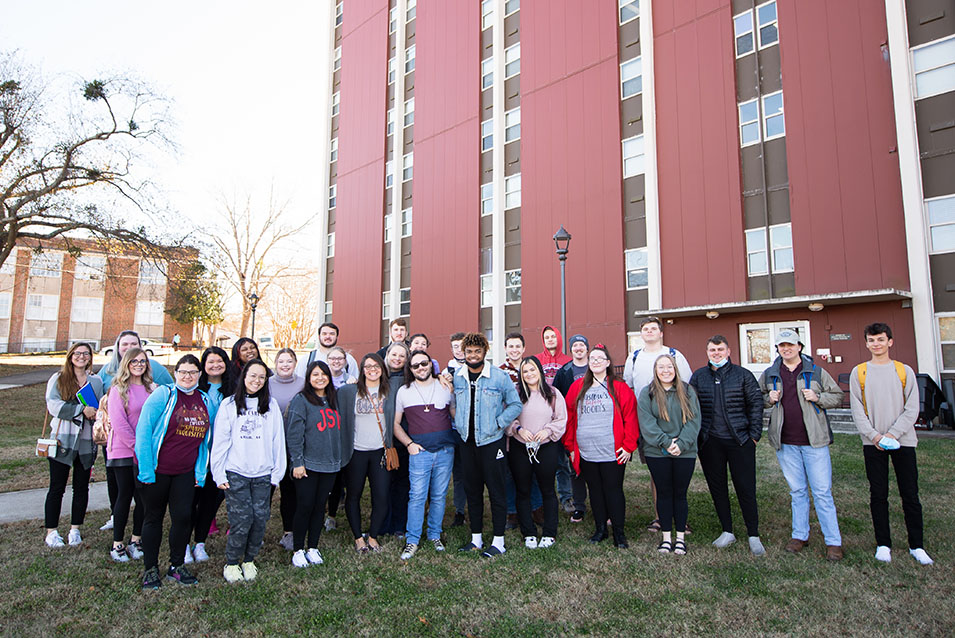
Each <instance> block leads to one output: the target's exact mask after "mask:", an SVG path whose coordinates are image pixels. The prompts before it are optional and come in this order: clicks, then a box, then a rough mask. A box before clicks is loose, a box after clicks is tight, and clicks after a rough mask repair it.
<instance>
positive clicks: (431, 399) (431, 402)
mask: <svg viewBox="0 0 955 638" xmlns="http://www.w3.org/2000/svg"><path fill="white" fill-rule="evenodd" d="M414 389H415V392H417V393H418V398H420V399H421V402H422V403H424V411H425V412H431V406H432V405H434V391H435V387H434V381H432V382H431V396H430V397H428V400H427V401H425V400H424V396H422V394H421V390H420V389H419V388H418V382H417V381H415V384H414Z"/></svg>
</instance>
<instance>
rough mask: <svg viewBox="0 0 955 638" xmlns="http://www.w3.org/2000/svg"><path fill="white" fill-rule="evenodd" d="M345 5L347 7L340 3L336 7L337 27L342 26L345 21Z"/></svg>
mask: <svg viewBox="0 0 955 638" xmlns="http://www.w3.org/2000/svg"><path fill="white" fill-rule="evenodd" d="M344 5H345V3H344V2H339V3H338V4H336V5H335V26H336V27H338V26H341V24H342V20H343V19H344V15H345V6H344Z"/></svg>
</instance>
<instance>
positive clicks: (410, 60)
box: [405, 44, 417, 75]
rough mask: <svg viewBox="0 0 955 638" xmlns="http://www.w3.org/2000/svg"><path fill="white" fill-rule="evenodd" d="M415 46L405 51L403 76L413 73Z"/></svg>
mask: <svg viewBox="0 0 955 638" xmlns="http://www.w3.org/2000/svg"><path fill="white" fill-rule="evenodd" d="M416 46H417V45H414V44H412V45H411V46H410V47H408V48H407V49H405V75H407V74H408V73H411V72H412V71H414V67H415V47H416Z"/></svg>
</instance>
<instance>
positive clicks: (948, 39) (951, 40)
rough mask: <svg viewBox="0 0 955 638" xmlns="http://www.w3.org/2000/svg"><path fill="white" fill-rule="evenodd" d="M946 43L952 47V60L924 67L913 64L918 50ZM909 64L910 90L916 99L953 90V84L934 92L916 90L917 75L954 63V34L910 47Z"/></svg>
mask: <svg viewBox="0 0 955 638" xmlns="http://www.w3.org/2000/svg"><path fill="white" fill-rule="evenodd" d="M946 44H947V45H948V46H950V47H952V49H953V59H952V60H950V61H946V62H944V63H943V64H940V65H937V66H933V67H928V68H924V69H917V68H916V64H915V62H916V57H917V56H918V54H919V53H920V52H922V51H924V50H925V49H929V48H932V47H935V46H939V45H946ZM909 64H910V65H911V68H912V92H913V94H914V95H915V99H916V100H922V99H925V98H927V97H932V96H934V95H942V94H943V93H948V92H950V91H953V90H955V85H952V86H949V87H948V88H945V89H943V90H941V91H935V92H934V93H926V94H924V95H922V94H920V93H919V90H918V76H920V75H922V74H924V73H931V72H932V71H937V70H939V69H944V68H946V67H949V66H953V65H955V35H949V36H945V37H944V38H939V39H938V40H933V41H932V42H926V43H925V44H920V45H919V46H917V47H912V48H911V54H910V56H909Z"/></svg>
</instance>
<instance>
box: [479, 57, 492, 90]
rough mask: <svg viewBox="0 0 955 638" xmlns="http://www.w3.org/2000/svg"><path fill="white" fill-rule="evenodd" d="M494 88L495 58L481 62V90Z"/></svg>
mask: <svg viewBox="0 0 955 638" xmlns="http://www.w3.org/2000/svg"><path fill="white" fill-rule="evenodd" d="M492 86H494V56H491V57H489V58H484V59H483V60H481V90H482V91H483V90H484V89H489V88H491V87H492Z"/></svg>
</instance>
